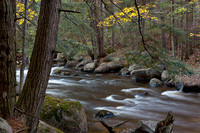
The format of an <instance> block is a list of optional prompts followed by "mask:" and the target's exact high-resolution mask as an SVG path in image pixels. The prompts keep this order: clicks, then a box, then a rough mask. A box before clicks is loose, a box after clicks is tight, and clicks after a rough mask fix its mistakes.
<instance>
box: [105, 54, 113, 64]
mask: <svg viewBox="0 0 200 133" xmlns="http://www.w3.org/2000/svg"><path fill="white" fill-rule="evenodd" d="M113 58H114V54H113V53H111V54H109V55H107V56H106V57H105V58H104V59H103V61H104V62H110V61H112V60H113Z"/></svg>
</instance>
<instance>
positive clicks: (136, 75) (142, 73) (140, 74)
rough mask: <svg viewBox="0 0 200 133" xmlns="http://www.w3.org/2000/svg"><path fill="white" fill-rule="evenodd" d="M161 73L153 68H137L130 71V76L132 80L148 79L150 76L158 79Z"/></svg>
mask: <svg viewBox="0 0 200 133" xmlns="http://www.w3.org/2000/svg"><path fill="white" fill-rule="evenodd" d="M160 77H161V73H160V72H159V71H157V70H153V69H150V68H149V69H139V70H133V71H132V72H131V78H132V79H133V80H134V81H150V80H151V79H152V78H158V79H160Z"/></svg>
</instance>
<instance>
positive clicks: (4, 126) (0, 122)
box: [0, 118, 13, 133]
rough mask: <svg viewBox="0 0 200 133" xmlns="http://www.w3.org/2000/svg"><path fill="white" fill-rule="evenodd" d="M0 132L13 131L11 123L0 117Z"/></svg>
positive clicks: (8, 132) (9, 132) (7, 132)
mask: <svg viewBox="0 0 200 133" xmlns="http://www.w3.org/2000/svg"><path fill="white" fill-rule="evenodd" d="M0 133H13V131H12V128H11V127H10V125H9V124H8V123H7V122H6V120H4V119H3V118H0Z"/></svg>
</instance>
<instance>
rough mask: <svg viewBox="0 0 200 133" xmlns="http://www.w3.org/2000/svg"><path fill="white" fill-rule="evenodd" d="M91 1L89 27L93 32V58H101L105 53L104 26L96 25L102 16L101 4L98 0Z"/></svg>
mask: <svg viewBox="0 0 200 133" xmlns="http://www.w3.org/2000/svg"><path fill="white" fill-rule="evenodd" d="M90 3H91V7H92V8H91V9H90V10H91V18H92V21H91V27H92V28H93V30H94V34H93V35H92V37H91V38H92V44H93V52H94V59H97V58H101V57H103V56H104V55H105V53H104V28H103V26H97V24H98V23H99V22H100V19H101V18H102V16H103V4H102V2H101V1H100V0H99V1H96V0H95V1H93V0H90Z"/></svg>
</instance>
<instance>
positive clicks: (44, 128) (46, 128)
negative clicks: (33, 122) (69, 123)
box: [38, 123, 63, 133]
mask: <svg viewBox="0 0 200 133" xmlns="http://www.w3.org/2000/svg"><path fill="white" fill-rule="evenodd" d="M38 131H39V132H40V133H63V131H61V130H59V129H58V128H56V127H53V126H51V125H49V124H46V123H40V125H39V129H38Z"/></svg>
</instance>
